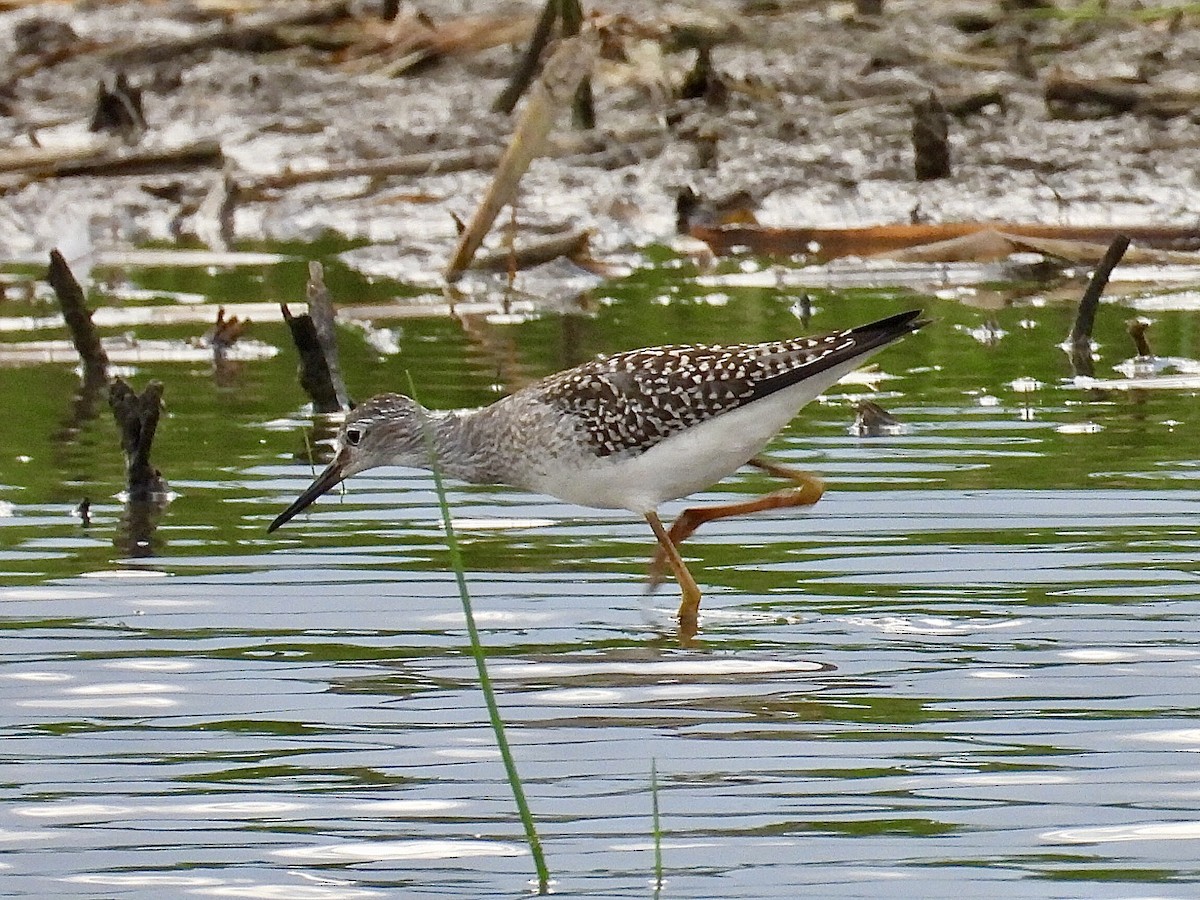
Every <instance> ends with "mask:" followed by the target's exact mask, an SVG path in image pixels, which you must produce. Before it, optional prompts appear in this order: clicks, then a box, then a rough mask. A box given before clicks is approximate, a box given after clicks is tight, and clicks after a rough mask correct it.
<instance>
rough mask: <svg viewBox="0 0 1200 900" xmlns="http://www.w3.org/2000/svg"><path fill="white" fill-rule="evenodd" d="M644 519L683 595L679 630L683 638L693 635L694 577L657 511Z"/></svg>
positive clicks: (695, 609) (695, 623)
mask: <svg viewBox="0 0 1200 900" xmlns="http://www.w3.org/2000/svg"><path fill="white" fill-rule="evenodd" d="M646 521H647V522H649V523H650V527H651V528H652V529H653V530H654V536H655V537H656V538H658V546H659V551H660V552H661V553H662V554H664V557H665V558H666V561H667V564H668V565H670V567H671V571H672V572H674V573H675V580H676V581H678V582H679V591H680V593H681V594H682V595H683V599H682V600H680V601H679V632H680V634H681V635H682V636H683V637H684V638H691V637H695V635H696V628H697V626H698V625H699V622H700V588H699V587H697V586H696V579H695V578H693V577H692V573H691V572H689V571H688V567H687V564H686V563H685V562H684V561H683V557H682V556H680V555H679V550H677V549H676V547H675V544H674V543H672V542H671V538H670V537H669V536H668V535H667V529H665V528H663V523H662V520H661V519H660V518H659V517H658V513H656V512H653V511H651V512H648V513H646Z"/></svg>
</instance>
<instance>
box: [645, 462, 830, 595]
mask: <svg viewBox="0 0 1200 900" xmlns="http://www.w3.org/2000/svg"><path fill="white" fill-rule="evenodd" d="M750 465H752V466H755V467H757V468H759V469H762V470H763V471H764V472H767V473H769V474H771V475H774V476H775V477H776V478H786V479H788V480H789V481H792V482H795V484H796V487H793V488H784V489H783V490H781V491H773V492H771V493H770V494H765V495H764V496H762V497H756V498H755V499H753V500H743V501H741V502H739V503H722V504H719V505H715V506H692V507H688V508H687V509H685V510H684V511H683V512H681V513H680V514H679V518H677V519H676V520H675V522H674V524H672V525H671V531H670V532H669V533H668V534H667V540H668V541H669V544H670V546H671V548H672V550H674V549H675V548H677V547H678V546H679V545H680V544H681V543H683V542H684V541H685V540H687V538H688V537H690V536H691V535H692V534H693V533H694V532H695V530H696V529H697V528H699V527H700V526H701V525H703V524H704V523H705V522H712V521H714V520H716V519H727V518H729V517H730V516H742V515H746V514H747V513H755V512H762V511H763V510H767V509H784V508H786V507H789V506H811V505H812V504H814V503H816V502H817V501H818V500H820V499H821V495H822V494H824V493H825V482H823V481H822V480H821V479H820V478H818V477H817V476H816V475H813V474H812V473H810V472H802V471H800V470H799V469H791V468H788V467H787V466H781V465H780V464H779V463H775V462H771V461H770V460H769V459H766V458H765V457H762V456H756V457H754V459H752V460H750ZM658 544H659V546H658V551H657V552H656V553H655V554H654V559H652V560H651V561H650V575H649V588H650V590H654V589H655V588H656V587H658V586H659V585H660V584H662V580H663V575H664V567H665V564H667V563H669V562H670V560H669V558H668V555H667V554H668V551H667V549H666V548H667V546H668V545H667V544H665V543H664V542H663V541H662V539H661V538H660V539H659V542H658ZM675 552H676V555H678V551H677V550H676V551H675ZM671 568H672V569H674V565H672V566H671Z"/></svg>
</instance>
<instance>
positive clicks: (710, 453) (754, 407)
mask: <svg viewBox="0 0 1200 900" xmlns="http://www.w3.org/2000/svg"><path fill="white" fill-rule="evenodd" d="M862 360H863V357H861V356H860V357H858V358H856V359H853V360H850V361H848V362H846V363H843V364H842V365H840V366H835V367H834V368H832V369H829V370H828V371H826V372H822V373H820V374H819V375H815V376H813V377H811V378H808V379H806V380H805V381H802V382H801V383H799V384H796V385H793V386H792V387H790V388H784V389H783V390H781V391H778V392H776V393H774V394H772V395H770V396H769V397H764V398H763V399H761V400H756V401H754V402H753V403H751V404H749V405H748V406H743V407H742V408H740V409H736V410H734V411H732V412H728V413H724V414H723V415H720V416H717V417H716V418H714V419H709V420H708V421H706V422H702V423H701V424H699V425H695V426H693V427H692V428H689V429H688V430H687V431H684V432H682V433H680V434H676V435H673V436H672V437H669V438H667V439H666V440H664V441H661V442H659V443H657V444H655V445H654V446H653V447H651V448H650V449H649V450H647V451H645V452H644V453H641V454H639V455H637V456H632V457H622V458H601V459H597V460H595V461H591V462H589V463H588V464H587V465H586V466H581V467H579V468H575V467H566V468H564V469H558V470H556V471H553V472H548V473H544V474H542V475H541V476H540V477H538V478H537V483H536V484H534V485H531V486H532V487H533V488H534V489H535V490H537V491H540V492H542V493H545V494H549V495H551V496H552V497H558V498H559V499H560V500H566V501H567V502H569V503H578V504H580V505H581V506H596V507H603V508H613V509H628V510H630V511H631V512H636V513H640V514H644V513H647V512H649V511H651V510H653V509H656V508H657V507H658V506H659V505H660V504H661V503H664V502H666V501H667V500H676V499H678V498H680V497H686V496H687V495H688V494H693V493H695V492H696V491H700V490H703V489H704V488H707V487H710V486H712V485H714V484H716V483H717V482H718V481H720V480H721V479H722V478H725V477H726V476H728V475H730V474H732V473H733V472H735V471H737V470H738V469H739V468H740V467H741V466H743V465H745V464H746V463H747V462H749V461H750V459H751V458H752V457H754V456H756V455H757V454H758V453H759V452H761V451H762V449H763V448H764V447H765V446H766V445H767V444H768V442H770V440H771V438H773V437H775V435H777V434H778V433H779V432H780V431H782V430H783V428H784V427H785V426H786V425H787V424H788V422H790V421H791V420H792V419H793V418H794V417H795V415H796V413H798V412H799V411H800V408H801V407H803V406H804V405H805V404H806V403H808V402H809V401H810V400H812V399H813V398H815V397H817V396H818V395H820V394H821V393H822V392H823V391H824V390H825V389H826V388H828V387H830V386H832V385H834V384H836V383H837V382H838V380H839V379H841V378H842V377H843V376H844V375H846V374H847V373H848V372H850V371H852V370H853V369H855V368H857V367H858V366H860V365H861V364H862Z"/></svg>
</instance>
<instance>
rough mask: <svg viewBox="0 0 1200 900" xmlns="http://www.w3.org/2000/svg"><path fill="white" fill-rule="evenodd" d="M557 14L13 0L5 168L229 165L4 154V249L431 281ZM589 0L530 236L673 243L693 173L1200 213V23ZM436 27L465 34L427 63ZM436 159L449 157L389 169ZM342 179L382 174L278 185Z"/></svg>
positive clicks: (890, 204)
mask: <svg viewBox="0 0 1200 900" xmlns="http://www.w3.org/2000/svg"><path fill="white" fill-rule="evenodd" d="M1013 5H1014V4H1008V6H1013ZM539 6H540V5H539V4H533V3H483V2H476V3H471V2H461V3H456V4H439V5H438V6H437V8H436V9H430V10H428V11H427V12H428V15H425V13H419V12H418V11H416V10H413V9H404V10H401V13H400V16H399V18H398V19H397V20H396V21H394V22H391V23H385V22H382V21H381V20H380V19H379V18H378V9H377V8H376V7H375V6H373V5H371V4H365V3H364V4H362V5H354V4H351V5H350V6H349V7H347V11H346V14H345V15H337V16H332V17H330V18H329V19H328V21H318V22H315V23H313V24H307V25H294V26H288V27H285V28H279V29H276V30H275V31H272V32H270V33H269V34H267V35H266V36H263V35H259V36H258V39H257V40H256V41H249V42H248V45H247V46H241V47H229V46H221V45H220V42H217V43H216V44H215V45H213V46H203V45H201V46H199V47H197V48H195V49H191V50H190V51H188V52H182V53H178V54H166V55H164V54H162V53H157V54H156V53H152V52H149V51H148V50H147V47H148V46H149V45H150V44H151V42H153V41H155V40H161V41H171V40H175V41H178V40H181V39H182V40H184V41H185V42H186V41H192V42H193V44H194V43H195V37H196V35H203V34H207V33H208V32H206V31H205V29H208V30H209V31H212V30H214V29H219V28H221V27H229V26H232V25H238V24H244V23H246V22H248V21H249V22H253V21H261V20H264V19H267V20H269V19H270V17H271V16H277V15H278V14H279V11H280V9H281V8H283V7H286V8H287V9H288V10H291V11H292V12H293V13H294V12H295V11H296V10H301V11H303V10H305V9H314V10H320V9H328V8H330V4H324V5H323V6H322V5H320V4H318V5H315V6H313V7H311V8H309V7H301V6H300V5H298V4H284V5H282V7H281V6H280V5H278V4H251V5H248V6H246V7H244V8H239V9H238V10H237V11H231V10H230V9H228V8H226V9H224V10H219V9H216V8H214V7H203V6H201V5H199V4H195V5H193V4H162V5H154V6H146V5H143V4H140V3H116V4H105V5H100V6H94V7H92V6H85V5H78V6H69V5H60V4H47V5H21V4H18V5H17V6H16V7H15V8H12V9H10V10H9V11H6V12H3V13H0V55H3V57H4V58H6V59H7V61H8V70H9V71H11V72H15V73H17V74H16V75H15V76H14V77H13V78H12V79H11V80H10V82H9V84H8V85H7V87H6V89H5V90H4V92H3V110H4V113H5V115H4V116H3V117H0V133H2V134H3V135H4V146H5V147H6V148H7V149H6V150H5V151H4V153H5V155H6V157H9V158H10V159H11V158H13V157H19V155H20V154H30V153H39V152H40V153H48V152H49V153H53V152H56V151H63V152H65V151H68V150H71V149H73V148H74V149H76V150H78V148H81V147H83V148H100V147H101V146H103V148H104V149H103V151H102V152H105V153H110V154H114V155H117V156H119V155H121V154H134V153H138V152H143V153H145V152H162V151H168V152H169V151H171V150H173V149H178V148H185V147H189V146H196V145H205V144H207V145H209V146H215V147H216V149H217V152H215V153H214V154H211V155H210V156H208V157H206V158H203V159H201V160H199V161H196V162H190V163H178V164H171V163H167V164H164V165H162V166H161V169H160V170H157V171H156V170H155V169H154V167H153V166H150V167H148V168H146V169H144V170H141V171H136V170H135V171H134V172H133V173H132V174H121V173H120V172H114V173H112V174H109V173H108V172H105V171H103V170H101V171H97V172H91V173H87V172H85V173H83V174H54V173H53V172H52V173H50V174H46V172H45V171H44V170H37V169H36V168H34V169H29V168H25V169H22V168H20V167H19V166H14V165H11V164H9V165H6V166H5V167H4V168H5V169H6V171H4V172H3V173H0V190H2V195H0V196H2V197H3V204H2V205H3V208H4V212H3V215H0V250H2V252H3V255H4V256H5V257H6V258H8V259H10V260H11V259H19V258H32V257H36V256H39V255H43V254H44V253H46V252H47V251H48V250H49V248H50V247H51V246H53V245H54V244H55V243H56V242H59V241H61V240H62V237H63V235H64V234H78V233H80V232H81V231H82V232H86V234H87V235H88V237H89V238H90V242H91V244H92V245H93V246H95V247H100V248H113V247H116V248H121V247H133V246H139V245H144V244H146V243H148V242H163V241H166V242H173V241H184V242H189V243H192V244H199V245H206V246H220V245H229V246H244V245H246V244H250V243H260V242H281V241H311V240H315V239H317V238H321V237H326V236H329V235H336V236H338V237H340V238H345V239H349V240H353V241H356V242H361V243H363V244H365V245H367V247H365V248H364V249H363V250H361V251H356V254H358V255H359V256H360V258H361V260H362V261H363V264H364V265H365V266H367V267H368V268H370V267H371V266H374V267H375V270H374V271H375V274H381V275H391V276H394V277H397V278H400V279H401V280H405V281H412V282H416V283H421V282H430V281H431V280H432V279H431V277H430V276H431V275H433V274H436V272H437V271H438V270H439V269H440V267H441V265H442V263H443V262H444V260H445V258H446V256H447V255H448V253H449V252H450V249H451V247H452V246H453V242H454V238H455V221H454V217H455V216H458V217H460V218H465V217H467V216H469V214H470V212H471V210H472V209H473V208H474V205H475V204H476V203H477V202H478V198H479V197H480V196H481V194H482V193H483V191H484V190H485V188H486V186H487V183H488V180H489V177H490V166H491V165H492V164H493V161H494V158H495V155H496V153H497V152H498V151H499V149H500V148H502V146H503V144H504V141H505V140H506V138H507V135H508V133H509V130H510V129H511V123H512V120H511V118H510V117H508V116H504V115H500V114H498V113H495V112H492V111H491V106H492V103H493V101H494V99H495V98H496V96H497V95H498V94H499V92H500V91H501V90H502V88H503V86H504V83H505V80H506V78H507V77H508V75H509V73H510V72H511V71H512V67H513V66H514V64H515V61H516V59H517V57H518V55H519V52H520V50H521V47H522V46H523V44H524V42H525V35H526V34H527V33H528V31H529V29H530V28H531V27H532V23H533V22H534V20H535V18H536V16H537V13H538V9H539ZM588 7H589V12H591V13H593V15H594V16H595V18H596V20H597V21H599V22H600V23H602V24H603V25H604V27H605V28H607V29H609V31H610V32H611V34H612V35H614V37H612V38H611V39H610V40H607V41H606V52H605V56H604V58H603V59H602V60H601V63H600V66H599V68H598V70H597V72H596V75H595V81H594V91H595V95H594V96H595V106H596V112H597V120H598V127H597V128H596V129H593V130H590V131H576V130H572V129H571V127H570V124H569V121H568V120H567V117H565V116H564V118H563V121H562V122H561V123H560V127H559V128H558V129H557V131H556V133H555V134H554V137H553V141H552V146H551V152H550V154H549V156H547V157H544V158H541V159H538V160H536V161H535V162H534V164H533V165H532V167H531V168H530V170H529V172H528V174H527V175H526V177H525V179H524V181H523V182H522V185H521V194H520V201H519V206H518V208H517V210H516V213H515V222H516V223H517V229H518V233H520V234H540V233H554V232H562V231H566V230H570V229H577V228H588V229H590V230H591V235H592V236H591V240H592V248H593V251H594V252H595V253H596V254H597V255H599V256H601V257H604V256H606V255H607V256H609V257H610V258H611V257H621V256H622V255H623V254H625V255H627V256H628V258H631V259H635V258H637V256H638V255H639V251H640V249H641V248H643V247H645V246H647V245H650V244H653V243H658V242H663V241H668V240H670V239H671V237H672V235H673V233H674V225H675V199H676V196H677V195H678V192H679V191H680V190H681V189H682V188H684V187H685V186H691V187H693V188H694V189H695V190H696V191H697V193H699V194H700V195H701V196H702V197H705V198H714V197H718V198H719V197H724V196H728V195H730V194H733V193H736V192H743V193H744V195H745V196H746V197H748V198H749V203H750V206H751V207H752V208H753V211H754V214H755V215H756V216H757V219H758V221H759V222H761V223H763V224H766V225H793V226H794V225H803V226H845V225H861V224H874V223H900V222H910V221H929V222H942V221H957V220H971V219H989V220H1007V221H1021V222H1045V223H1058V224H1072V225H1093V224H1096V225H1108V224H1113V223H1130V224H1148V225H1164V224H1166V225H1180V226H1185V227H1187V226H1194V225H1196V223H1197V222H1198V220H1200V216H1198V214H1197V209H1198V208H1200V180H1198V179H1200V139H1198V138H1200V125H1198V122H1197V120H1198V117H1200V114H1198V113H1197V111H1196V110H1197V109H1200V104H1193V105H1191V106H1189V105H1188V103H1187V102H1186V101H1187V99H1188V98H1189V97H1194V96H1196V95H1197V91H1198V90H1200V74H1197V73H1200V66H1197V64H1196V63H1197V60H1200V29H1198V28H1196V27H1195V26H1196V24H1197V22H1196V17H1195V16H1191V17H1188V16H1185V15H1183V14H1179V15H1177V16H1174V17H1172V16H1169V15H1162V16H1157V17H1152V18H1145V17H1143V18H1138V17H1136V16H1135V14H1134V7H1133V5H1132V4H1122V3H1114V4H1110V14H1109V15H1107V16H1104V17H1102V18H1096V17H1090V18H1073V17H1071V16H1069V15H1066V14H1065V13H1064V12H1062V11H1055V10H1047V9H1034V10H1017V11H1010V10H1006V9H1002V8H1001V5H999V4H997V5H990V4H937V5H936V6H935V8H934V9H933V10H932V12H931V11H930V10H929V5H928V4H923V3H918V2H906V0H896V2H888V3H886V4H885V5H884V13H883V15H882V16H879V17H865V16H860V15H856V14H855V12H854V8H853V6H852V5H851V4H844V3H803V4H789V3H782V2H781V3H761V2H760V3H751V2H742V3H715V2H713V3H691V4H682V3H679V4H664V5H661V6H656V7H655V10H654V13H653V15H652V16H649V17H648V16H647V15H646V14H645V10H644V8H643V7H642V6H641V5H640V4H631V3H615V4H610V5H607V6H605V7H603V8H600V7H598V6H596V5H594V4H588ZM430 17H432V18H430ZM502 26H503V29H505V30H503V31H502V32H501V31H498V29H501V27H502ZM419 29H426V30H427V31H429V32H430V33H438V34H440V35H441V37H442V38H444V39H445V40H444V41H443V43H442V44H439V45H438V47H439V50H438V52H437V53H431V54H429V55H428V57H427V58H425V59H421V60H419V61H418V62H416V63H413V64H411V65H410V66H409V68H406V69H404V68H403V66H405V65H409V64H410V63H411V62H412V60H413V59H415V57H414V56H413V55H412V54H414V53H417V52H418V51H415V50H412V49H411V48H412V47H414V46H415V47H418V48H420V47H421V46H423V45H421V44H420V43H419V42H418V41H416V38H415V37H414V35H418V30H419ZM452 29H458V31H455V32H453V34H455V35H457V34H459V33H461V35H463V37H461V40H460V43H458V44H451V43H449V37H450V36H452V31H451V30H452ZM418 36H419V35H418ZM496 38H503V40H501V41H500V42H499V43H497V44H496V45H495V46H481V45H487V44H489V43H491V42H493V41H494V40H495V39H496ZM55 41H57V42H58V43H57V44H55V43H54V42H55ZM406 42H407V43H406ZM426 43H428V41H427V42H426ZM201 44H202V42H201ZM697 44H704V45H706V46H709V47H710V55H711V61H712V76H713V77H712V86H711V87H710V88H709V89H707V90H705V91H704V92H703V93H702V95H701V96H698V97H694V98H691V99H680V97H679V93H680V90H681V86H682V85H683V83H684V82H685V80H686V79H687V78H688V75H689V73H690V72H691V71H692V70H693V68H694V64H695V60H696V56H697V51H696V49H694V48H695V46H696V45H697ZM168 46H169V45H168ZM185 46H187V45H186V44H185ZM448 47H453V49H447V48H448ZM139 48H140V52H139ZM51 51H53V52H51ZM401 51H407V52H408V54H409V56H408V57H405V56H404V55H403V53H402V52H401ZM398 69H399V70H402V71H403V74H399V75H397V74H395V73H396V71H397V70H398ZM118 75H121V76H123V77H124V78H125V79H127V81H128V84H129V85H130V86H132V89H135V90H137V91H139V92H140V101H141V106H142V108H143V110H144V122H145V125H144V128H138V129H136V133H135V134H125V135H124V136H123V137H122V136H120V135H118V134H113V133H104V132H101V133H95V132H91V131H89V130H88V126H89V123H90V122H91V121H92V119H93V117H94V115H95V107H96V102H97V86H98V85H99V84H101V83H104V84H106V85H108V86H112V85H113V84H114V80H115V79H116V78H117V76H118ZM1062 77H1069V78H1071V79H1075V80H1077V81H1081V82H1083V83H1087V84H1100V85H1102V86H1113V85H1116V86H1118V87H1121V89H1122V90H1126V89H1128V90H1127V91H1126V93H1127V94H1128V95H1129V96H1133V97H1134V98H1135V100H1137V99H1138V98H1141V100H1138V102H1140V103H1141V105H1140V106H1134V107H1133V108H1130V109H1127V110H1124V111H1122V110H1119V109H1118V108H1116V106H1113V105H1111V103H1115V102H1116V101H1111V102H1110V101H1108V100H1104V102H1091V103H1086V102H1085V103H1079V104H1075V105H1072V106H1063V105H1062V104H1058V105H1057V106H1056V105H1055V104H1054V103H1050V102H1048V101H1047V85H1048V83H1049V82H1050V81H1051V80H1052V79H1055V78H1062ZM931 90H933V91H936V92H937V93H938V95H939V96H940V97H942V98H943V101H944V102H947V104H948V105H949V103H950V102H958V101H963V102H964V103H965V106H964V108H963V111H962V112H960V113H959V114H954V115H952V116H951V118H950V127H949V135H950V144H951V160H952V166H953V170H952V175H951V177H949V178H946V179H941V180H936V181H917V180H916V178H915V177H914V172H913V159H912V154H913V151H912V143H911V123H912V113H911V104H912V103H913V102H914V101H917V100H920V99H921V98H923V97H926V96H927V95H928V94H929V92H930V91H931ZM1139 92H1140V93H1139ZM972 97H974V98H977V101H978V103H977V105H978V108H972V107H971V102H970V101H971V98H972ZM989 98H990V99H989ZM1146 98H1150V99H1146ZM1163 98H1166V99H1163ZM1172 98H1174V99H1175V100H1177V101H1179V102H1178V103H1177V104H1176V105H1175V106H1172V105H1170V103H1169V102H1168V101H1170V100H1171V99H1172ZM1102 100H1103V96H1102ZM1152 101H1153V102H1152ZM1106 103H1109V105H1107V106H1106ZM1156 103H1157V104H1158V105H1155V104H1156ZM98 152H100V151H99V150H98ZM464 153H465V154H466V156H465V159H464V161H462V162H461V163H460V162H456V163H455V164H454V165H453V166H450V165H448V164H447V165H445V167H444V168H445V169H453V170H452V171H446V170H443V171H440V172H439V171H434V170H436V169H437V168H438V165H439V162H444V161H445V160H448V159H450V158H451V157H452V156H453V155H454V154H458V155H459V156H462V155H463V154H464ZM414 154H429V155H430V156H429V157H428V158H429V159H430V160H432V161H433V163H432V169H433V170H431V171H429V172H428V173H427V174H414V173H413V172H403V173H400V174H396V173H391V172H389V171H388V170H386V169H385V170H383V171H382V172H380V173H374V174H372V173H371V171H370V165H371V164H372V163H378V162H379V161H386V160H395V159H396V158H397V157H404V156H411V155H414ZM475 163H478V164H475ZM348 166H360V167H362V166H365V167H366V168H365V169H363V170H362V173H361V174H354V173H353V172H352V173H351V174H348V175H347V177H342V178H335V179H324V178H321V179H320V180H309V181H306V180H304V179H303V178H299V179H293V180H295V181H296V183H294V184H283V185H281V184H280V183H279V179H280V177H281V176H282V177H283V180H284V181H287V180H289V175H290V174H291V173H304V172H312V171H317V170H321V169H324V168H326V167H348ZM273 179H274V181H272V180H273ZM508 220H509V215H508V213H507V212H506V213H505V214H504V215H502V217H501V221H500V222H499V223H498V225H497V227H496V228H495V229H493V234H492V236H491V238H490V239H489V240H490V243H491V244H492V245H493V246H498V245H501V244H502V243H503V235H502V234H500V232H502V231H503V230H504V228H506V227H509V222H508Z"/></svg>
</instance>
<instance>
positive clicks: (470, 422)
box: [427, 409, 494, 484]
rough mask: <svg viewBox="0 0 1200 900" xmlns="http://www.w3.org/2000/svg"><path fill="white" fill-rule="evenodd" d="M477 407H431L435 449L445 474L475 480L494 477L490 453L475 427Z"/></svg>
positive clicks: (460, 478)
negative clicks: (439, 408) (434, 408)
mask: <svg viewBox="0 0 1200 900" xmlns="http://www.w3.org/2000/svg"><path fill="white" fill-rule="evenodd" d="M478 412H479V411H478V410H474V409H452V410H428V411H427V415H428V416H429V425H430V429H431V430H432V437H433V450H434V454H435V456H436V458H437V465H438V467H439V469H440V471H441V473H442V474H443V475H449V476H450V477H451V478H457V479H458V480H459V481H467V482H471V483H473V484H486V483H488V482H491V481H493V480H494V474H493V473H492V472H491V471H490V469H489V468H488V465H487V462H486V461H487V459H488V458H489V456H488V454H487V453H486V452H485V451H486V448H485V446H484V443H483V441H482V440H481V438H482V437H483V435H482V434H481V433H480V432H479V429H477V428H476V427H475V418H476V416H477V414H478Z"/></svg>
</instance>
